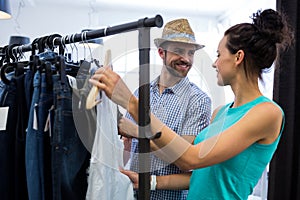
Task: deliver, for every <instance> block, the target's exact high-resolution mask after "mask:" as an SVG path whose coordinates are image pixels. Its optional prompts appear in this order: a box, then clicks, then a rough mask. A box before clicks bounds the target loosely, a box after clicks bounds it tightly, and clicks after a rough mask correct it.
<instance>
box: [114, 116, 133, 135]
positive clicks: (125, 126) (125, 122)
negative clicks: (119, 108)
mask: <svg viewBox="0 0 300 200" xmlns="http://www.w3.org/2000/svg"><path fill="white" fill-rule="evenodd" d="M118 131H119V134H120V135H122V136H125V137H135V138H136V137H137V136H138V126H137V125H136V124H135V123H133V122H132V121H131V120H130V119H128V118H126V117H122V118H121V119H120V120H119V124H118Z"/></svg>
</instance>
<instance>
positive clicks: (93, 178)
mask: <svg viewBox="0 0 300 200" xmlns="http://www.w3.org/2000/svg"><path fill="white" fill-rule="evenodd" d="M123 149H124V145H123V142H122V141H121V140H120V138H119V136H118V130H117V105H116V104H114V103H113V102H112V101H110V100H109V99H108V98H107V97H106V96H105V95H102V101H101V103H100V104H98V105H97V131H96V136H95V141H94V145H93V149H92V154H91V161H90V169H89V177H88V190H87V194H86V199H87V200H98V199H99V200H100V199H101V200H131V199H132V200H133V199H134V197H133V186H132V183H131V181H130V179H129V178H128V177H127V176H126V175H124V174H122V173H121V172H120V171H119V169H120V168H123V167H124V166H123Z"/></svg>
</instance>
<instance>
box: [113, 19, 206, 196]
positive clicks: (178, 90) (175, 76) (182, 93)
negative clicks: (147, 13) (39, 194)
mask: <svg viewBox="0 0 300 200" xmlns="http://www.w3.org/2000/svg"><path fill="white" fill-rule="evenodd" d="M154 43H155V45H156V47H157V48H158V54H159V56H160V57H161V59H162V61H163V67H162V70H161V73H160V75H159V76H158V77H157V78H156V79H155V80H153V81H152V82H151V84H150V109H151V111H152V113H153V114H155V115H156V116H157V117H158V118H159V119H160V120H161V121H162V122H164V123H165V124H166V125H167V126H168V127H170V128H171V129H173V130H174V131H175V132H176V133H180V135H181V136H182V137H183V138H185V139H186V140H187V141H189V142H190V143H192V142H193V140H194V138H195V134H197V133H199V132H200V131H201V130H202V129H203V128H205V127H206V126H207V125H208V124H209V121H210V115H211V99H210V97H209V96H208V95H207V94H206V93H204V92H203V91H202V90H201V89H200V88H198V87H197V86H196V85H195V84H194V83H191V82H190V81H189V79H188V77H187V74H188V72H189V71H190V69H191V67H192V64H193V61H194V53H195V51H196V50H198V49H201V48H203V47H204V45H200V44H198V43H196V40H195V35H194V32H193V30H192V29H191V27H190V25H189V22H188V20H186V19H176V20H173V21H170V22H168V23H167V24H166V25H165V27H164V29H163V33H162V37H161V38H156V39H155V40H154ZM135 95H136V96H138V90H137V91H136V92H135ZM126 117H127V118H122V119H121V120H120V121H119V131H120V133H121V134H123V135H126V133H129V132H133V131H134V132H136V134H135V135H137V131H138V127H137V125H136V124H134V123H132V121H133V119H132V118H131V116H130V115H129V114H126ZM128 119H130V120H128ZM131 120H132V121H131ZM130 141H131V140H130V139H125V147H126V146H127V147H128V144H130ZM137 143H138V140H137V139H132V143H131V156H130V157H131V164H130V169H131V170H132V171H135V172H139V171H138V152H139V150H138V144H137ZM151 145H153V144H151ZM125 149H127V150H129V149H130V148H125ZM128 152H130V150H129V151H128ZM179 173H187V172H183V171H181V170H180V169H179V168H178V167H176V166H175V165H173V164H170V163H166V162H164V161H162V160H161V159H159V158H158V157H156V156H154V155H151V175H156V176H159V175H169V174H179ZM186 195H187V191H186V190H151V199H155V200H157V199H164V200H165V199H172V200H176V199H181V200H182V199H186Z"/></svg>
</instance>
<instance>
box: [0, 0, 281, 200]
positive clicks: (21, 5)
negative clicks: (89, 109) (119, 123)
mask: <svg viewBox="0 0 300 200" xmlns="http://www.w3.org/2000/svg"><path fill="white" fill-rule="evenodd" d="M10 6H11V12H12V18H10V19H6V20H0V27H1V34H0V46H1V47H2V46H5V45H8V43H9V39H10V36H26V37H29V38H30V41H31V42H32V41H33V40H34V39H35V38H38V37H42V36H46V35H50V34H53V33H58V34H60V35H62V36H65V35H71V34H75V33H80V32H81V31H82V30H83V29H102V28H105V27H108V26H115V25H120V24H124V23H128V22H133V21H137V20H139V19H142V18H145V17H148V18H151V17H154V16H156V15H157V14H159V15H161V16H162V18H163V20H164V23H166V22H168V21H169V20H172V19H176V18H181V17H182V18H187V19H188V20H189V22H190V24H191V26H192V28H193V30H194V32H195V34H196V39H197V41H198V42H199V43H202V44H204V45H205V48H204V49H202V50H200V51H199V52H197V54H196V56H195V64H194V67H193V69H192V70H191V72H190V73H189V77H190V80H191V81H193V82H195V83H196V84H197V85H199V87H201V88H203V90H205V91H206V92H207V93H208V94H209V95H210V96H211V97H212V100H213V107H214V108H215V107H216V106H218V105H220V104H224V103H226V102H230V101H232V98H233V95H232V93H231V91H230V88H227V87H219V86H217V85H216V72H215V70H214V69H213V68H212V67H211V65H212V63H213V61H214V60H215V59H216V55H217V54H216V49H217V45H218V42H219V40H220V39H221V37H222V36H223V33H224V31H225V30H226V29H227V28H228V27H230V26H231V25H234V24H236V23H241V22H251V19H250V16H251V15H252V13H254V12H256V11H257V10H260V9H262V10H263V9H266V8H272V9H275V8H276V1H275V0H259V1H257V0H256V1H249V0H240V1H236V0H226V1H224V0H210V1H203V0H185V1H179V0H172V1H168V0H166V1H161V0H151V1H145V0H130V1H122V0H110V1H107V0H64V1H61V0H11V1H10ZM161 31H162V28H152V29H151V59H150V64H151V73H150V74H151V75H150V76H151V78H150V79H152V78H154V77H155V76H156V75H157V74H159V72H160V66H159V65H160V64H161V60H160V58H158V57H157V53H156V48H155V46H154V44H153V42H152V41H153V38H155V37H159V36H160V34H161ZM137 35H138V34H137V31H136V32H132V33H124V34H118V35H113V36H109V37H104V38H102V39H103V42H104V45H102V46H100V47H98V48H93V47H92V46H86V45H85V46H80V45H79V44H75V45H76V49H78V53H79V56H78V57H76V59H90V58H91V57H93V58H96V59H99V60H100V61H101V60H103V59H102V58H103V54H104V49H107V48H111V49H112V55H113V60H112V63H113V66H114V70H115V71H117V72H119V73H120V74H121V75H122V76H123V77H124V79H125V80H126V81H127V82H130V83H129V84H130V88H131V89H132V90H134V89H136V87H138V67H139V66H138V63H139V62H138V44H137V42H138V37H137ZM73 47H74V46H68V45H67V46H66V48H67V52H71V51H72V53H73ZM115 49H118V51H114V50H115ZM90 50H91V51H90ZM89 52H92V54H90V53H89ZM115 52H118V53H115ZM119 52H122V53H119ZM28 58H29V57H28V55H26V54H25V57H24V59H27V60H28ZM74 59H75V58H74ZM272 72H273V71H272V70H271V71H270V72H269V73H266V74H265V75H264V83H263V84H261V85H260V86H261V89H262V91H263V93H264V94H265V95H267V96H269V97H272V89H273V73H272ZM266 195H267V170H266V172H265V173H264V175H263V178H262V179H261V181H260V183H259V185H258V187H257V188H256V190H255V193H254V195H253V196H252V197H251V198H252V199H266Z"/></svg>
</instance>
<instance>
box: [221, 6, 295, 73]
mask: <svg viewBox="0 0 300 200" xmlns="http://www.w3.org/2000/svg"><path fill="white" fill-rule="evenodd" d="M251 18H252V20H253V23H241V24H237V25H235V26H232V27H230V28H229V29H228V30H226V31H225V33H224V36H227V37H228V38H227V44H226V47H227V48H228V49H229V51H230V52H231V53H232V54H235V53H236V52H237V51H238V50H243V51H244V52H245V60H244V65H245V72H246V76H248V75H250V74H258V75H259V78H260V79H261V73H262V71H263V70H264V69H268V68H270V67H271V66H272V64H273V62H274V61H275V59H276V57H277V56H278V55H279V52H280V51H282V50H285V49H286V48H287V47H289V46H290V45H292V43H293V41H294V34H293V31H292V28H291V27H290V25H289V24H288V23H287V21H286V18H285V16H284V15H282V14H280V13H279V12H277V11H274V10H272V9H267V10H264V11H263V12H261V11H257V12H256V13H254V14H253V15H252V17H251Z"/></svg>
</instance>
